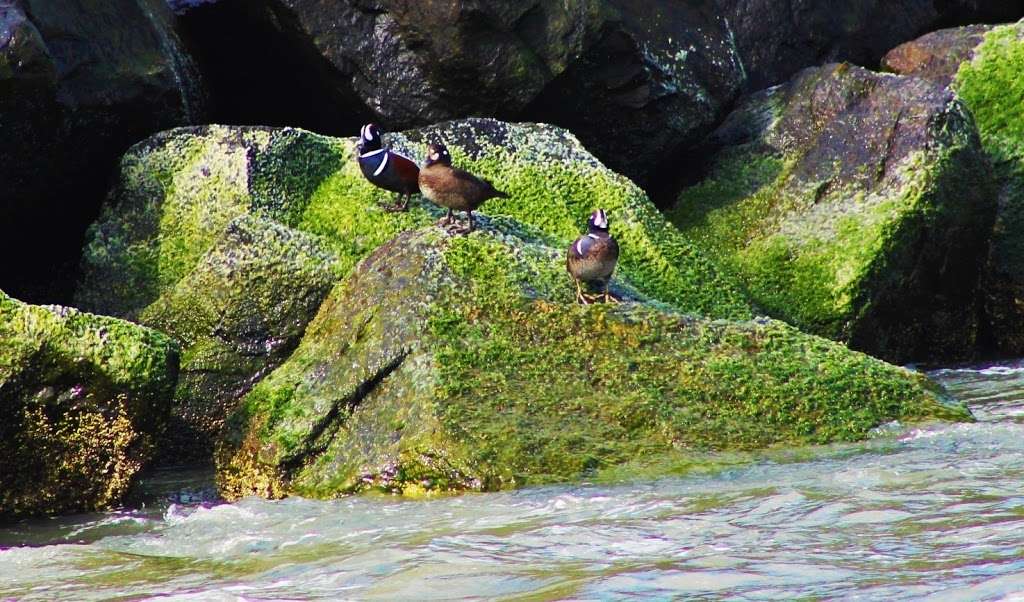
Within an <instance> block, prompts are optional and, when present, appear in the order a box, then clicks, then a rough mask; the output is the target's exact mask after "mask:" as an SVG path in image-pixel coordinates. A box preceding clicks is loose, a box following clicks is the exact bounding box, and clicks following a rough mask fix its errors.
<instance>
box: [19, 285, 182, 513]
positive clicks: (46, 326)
mask: <svg viewBox="0 0 1024 602" xmlns="http://www.w3.org/2000/svg"><path fill="white" fill-rule="evenodd" d="M0 341H2V343H0V415H2V416H3V420H0V518H9V517H12V516H24V515H37V514H58V513H69V512H79V511H88V510H96V509H101V508H108V507H110V506H112V505H114V504H117V503H118V501H119V500H120V499H121V497H122V496H123V495H124V494H125V493H126V491H127V490H128V487H129V485H130V484H131V481H132V479H133V478H134V476H135V475H136V474H137V473H138V472H139V471H140V470H141V469H142V467H143V466H145V464H146V463H147V462H148V461H149V459H150V457H151V456H152V453H153V444H154V440H155V439H156V437H157V436H158V435H159V433H160V431H161V429H163V427H164V425H165V422H166V418H167V412H168V409H169V407H170V401H171V397H172V395H173V391H174V383H175V379H176V377H177V370H178V352H177V348H176V347H175V346H174V344H173V343H172V342H171V340H170V339H169V338H167V337H166V336H164V335H162V334H160V333H157V332H155V331H153V330H149V329H146V328H141V327H139V326H135V325H133V324H129V323H127V322H123V321H121V320H116V319H114V318H107V317H102V316H93V315H89V314H85V313H81V312H79V311H77V310H74V309H68V308H64V307H58V306H47V307H41V306H34V305H26V304H23V303H20V302H18V301H15V300H14V299H11V298H10V297H8V296H6V295H5V294H3V293H2V292H0Z"/></svg>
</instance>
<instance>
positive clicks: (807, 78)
mask: <svg viewBox="0 0 1024 602" xmlns="http://www.w3.org/2000/svg"><path fill="white" fill-rule="evenodd" d="M712 144H713V145H714V146H716V147H717V148H718V149H719V150H718V151H717V152H716V153H715V155H714V157H713V158H712V159H711V162H710V165H711V168H710V173H709V175H708V177H707V178H706V179H705V180H703V181H702V182H700V183H699V184H697V185H694V186H692V187H690V188H688V189H686V190H684V191H683V192H682V194H681V195H680V197H679V201H678V204H677V206H676V207H675V208H674V210H673V212H672V214H671V219H672V220H673V221H674V223H676V224H677V225H678V226H679V227H680V229H681V230H682V231H683V232H684V234H686V235H687V236H688V237H689V238H690V239H691V240H693V241H694V242H695V243H697V244H698V246H699V247H700V248H701V249H702V250H704V251H705V252H707V253H708V254H710V255H713V256H715V257H717V259H718V260H719V262H720V265H721V266H723V267H724V268H725V269H727V270H729V271H731V272H732V273H734V274H736V275H737V277H738V278H739V280H740V281H741V282H742V283H743V285H744V286H745V289H746V291H747V293H748V295H749V296H750V298H751V299H752V301H753V302H754V303H755V305H758V306H760V308H761V309H763V310H764V311H766V312H767V313H768V314H769V315H772V316H774V317H776V318H780V319H783V320H786V321H787V322H789V323H791V324H794V325H796V326H798V327H800V328H801V329H803V330H805V331H807V332H811V333H814V334H819V335H822V336H825V337H828V338H832V339H835V340H839V341H843V342H847V343H848V344H850V345H851V346H852V347H853V348H855V349H859V350H862V351H865V352H868V353H871V354H873V355H876V356H878V357H882V358H885V359H889V360H894V361H908V360H928V359H932V360H935V359H952V358H962V357H967V356H970V354H971V353H973V350H974V347H975V341H976V338H977V336H978V320H977V313H978V311H977V310H978V308H977V303H976V296H977V290H978V289H977V284H978V280H979V273H980V262H979V260H978V258H979V257H982V256H983V255H984V249H985V243H986V236H987V232H988V230H989V228H990V227H991V223H992V220H993V217H994V210H995V204H994V202H993V200H992V199H993V190H992V186H991V181H990V179H989V177H988V174H987V164H986V161H985V159H984V156H983V154H982V152H981V150H980V143H979V140H978V135H977V131H976V129H975V127H974V124H973V121H972V119H971V116H970V114H969V113H968V112H967V111H966V110H965V109H964V107H963V105H962V104H961V103H960V102H959V101H957V100H955V99H954V98H953V97H952V96H951V95H950V94H948V93H947V92H944V91H942V90H941V89H939V88H938V87H936V86H934V85H933V84H932V83H930V82H927V81H925V80H921V79H916V78H909V77H898V76H893V75H883V74H876V73H872V72H869V71H866V70H864V69H860V68H858V67H853V66H850V65H845V64H843V65H827V66H824V67H820V68H814V69H808V70H805V71H803V72H802V73H801V74H799V75H798V76H797V77H796V78H795V79H794V80H792V81H791V82H790V83H788V84H786V85H784V86H780V87H778V88H773V89H770V90H767V91H765V92H761V93H758V94H754V95H752V96H751V97H749V98H747V99H745V100H744V101H743V102H741V103H740V106H739V107H738V108H737V109H736V111H734V113H733V114H732V115H731V116H730V117H729V118H728V119H727V120H726V122H725V123H724V124H723V125H722V126H721V127H720V128H719V130H718V131H717V132H716V133H715V135H714V136H713V137H712Z"/></svg>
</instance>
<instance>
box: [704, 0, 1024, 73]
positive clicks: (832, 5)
mask: <svg viewBox="0 0 1024 602" xmlns="http://www.w3.org/2000/svg"><path fill="white" fill-rule="evenodd" d="M718 3H719V5H720V7H721V14H722V15H723V16H724V17H726V18H727V19H728V22H729V26H730V28H731V30H732V31H733V33H734V36H735V39H736V44H737V47H738V48H739V53H740V56H741V57H742V59H743V65H744V66H745V68H746V72H747V75H748V80H747V89H748V90H760V89H762V88H766V87H768V86H771V85H775V84H779V83H782V82H785V81H786V80H788V79H789V78H790V77H791V76H792V75H793V74H795V73H796V72H797V71H799V70H801V69H803V68H805V67H811V66H814V65H820V64H821V63H826V62H837V61H849V62H852V63H856V64H858V65H861V66H865V67H874V66H875V65H877V64H878V62H879V60H880V59H881V58H882V56H883V55H884V54H885V53H886V52H888V51H889V50H890V49H891V48H893V47H894V46H896V45H897V44H900V43H903V42H906V41H908V40H912V39H913V38H915V37H917V36H920V35H922V34H924V33H926V32H928V31H932V30H935V29H939V28H943V27H952V26H954V25H969V24H975V23H1000V22H1006V21H1013V20H1016V19H1019V18H1020V17H1022V16H1024V1H1022V0H943V1H933V0H882V1H878V0H868V1H859V2H849V1H847V0H824V1H823V0H790V1H788V2H778V1H777V0H718Z"/></svg>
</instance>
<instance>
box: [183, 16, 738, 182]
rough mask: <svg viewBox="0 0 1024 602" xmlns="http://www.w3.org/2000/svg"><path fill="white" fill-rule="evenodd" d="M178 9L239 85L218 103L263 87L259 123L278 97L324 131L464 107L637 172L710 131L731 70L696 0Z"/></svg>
mask: <svg viewBox="0 0 1024 602" xmlns="http://www.w3.org/2000/svg"><path fill="white" fill-rule="evenodd" d="M183 20H184V22H185V23H186V26H187V27H189V28H190V30H191V31H193V32H194V33H195V34H196V36H195V37H196V39H197V40H199V45H200V46H201V50H200V51H199V52H198V53H199V54H200V55H201V56H203V57H204V60H203V64H204V65H206V68H208V69H210V71H211V72H213V73H216V74H217V75H218V77H221V76H222V77H225V78H228V79H229V80H230V81H232V82H234V83H235V85H234V86H233V88H232V89H227V88H225V89H223V90H222V91H221V92H220V94H223V95H229V96H230V95H232V94H238V95H239V97H238V101H237V102H235V103H233V106H236V105H243V106H241V107H237V108H233V109H232V110H233V111H243V112H245V111H247V110H248V109H247V107H246V105H249V104H250V103H255V104H256V106H261V105H264V103H265V101H266V99H267V98H275V99H277V104H278V105H279V106H276V107H275V106H265V117H264V118H263V119H258V120H257V122H258V123H270V122H269V121H267V119H280V118H282V116H283V115H282V114H287V112H288V111H287V109H286V110H285V111H282V110H281V109H280V105H284V106H286V107H287V108H288V109H291V115H292V119H291V121H290V122H288V121H285V122H286V123H291V124H296V125H304V126H305V127H310V128H315V129H317V130H318V131H324V132H332V133H340V132H343V131H345V130H344V129H343V128H346V127H347V128H348V131H352V132H354V131H357V130H358V127H359V125H360V124H359V123H355V124H353V123H352V120H353V119H371V118H372V119H374V120H377V121H380V122H382V123H383V124H384V125H385V126H386V127H387V128H388V129H393V130H397V129H402V128H409V127H417V126H424V125H427V124H430V123H435V122H438V121H442V120H446V119H454V118H460V117H467V116H471V115H484V116H493V117H497V118H500V119H513V118H514V119H528V120H532V121H545V122H552V123H557V124H558V125H561V126H563V127H566V128H568V129H570V130H572V131H573V132H574V133H575V134H576V135H578V136H580V138H581V139H582V140H583V142H584V143H585V144H586V145H587V147H588V148H590V149H591V150H593V151H594V152H595V153H596V154H597V155H598V156H599V157H601V159H602V160H603V161H605V162H606V163H607V164H608V165H609V166H610V167H612V168H613V169H615V170H617V171H620V172H622V173H625V174H627V175H629V176H631V177H633V178H634V179H636V180H638V181H639V182H641V183H644V182H645V181H646V180H647V179H648V178H649V177H650V176H652V175H653V174H654V172H655V171H656V169H657V167H658V165H659V164H661V163H662V162H663V159H664V157H665V155H666V153H669V152H671V151H673V150H674V149H676V148H679V147H680V146H682V145H685V144H686V143H688V142H694V141H696V140H698V139H699V138H700V137H701V136H703V135H705V134H707V133H708V132H709V131H710V129H711V128H712V127H713V126H714V123H715V122H716V121H717V120H719V119H720V118H721V117H722V116H723V114H724V112H725V111H726V110H727V108H728V105H729V103H730V102H732V100H734V99H735V97H736V95H737V94H738V92H739V89H740V88H741V86H742V84H743V76H744V74H743V68H742V65H741V64H740V61H739V59H738V56H737V54H736V52H735V48H734V44H733V41H732V39H731V37H730V32H729V30H728V28H727V27H726V24H725V22H724V21H723V20H722V19H720V18H719V16H718V11H717V9H716V7H714V6H713V4H712V3H711V2H697V3H694V2H678V1H674V0H629V1H627V0H566V1H562V2H548V1H543V0H526V1H522V0H491V1H488V2H477V1H470V0H445V1H444V2H423V1H420V0H384V1H382V2H369V3H368V2H364V1H362V0H342V1H338V2H320V1H317V0H256V1H249V0H228V1H224V2H219V3H217V4H216V5H213V6H204V7H199V8H196V9H194V10H192V11H189V12H188V13H187V14H186V15H185V16H184V17H183ZM226 30H227V31H232V30H233V31H235V32H237V33H236V34H235V35H230V34H228V35H225V32H226ZM239 39H241V40H245V39H252V40H254V43H253V44H251V48H245V49H240V48H239V44H238V40H239ZM267 47H272V48H274V52H273V54H269V53H267V54H264V52H265V51H264V49H265V48H267ZM253 53H255V54H256V55H257V56H261V57H263V59H264V60H258V61H252V59H251V57H252V55H253ZM239 73H243V74H244V73H249V77H248V79H247V80H245V79H244V78H243V77H240V75H239ZM296 73H299V74H301V76H300V77H296V75H295V74H296ZM268 79H270V80H271V81H268ZM246 81H247V82H248V84H247V83H246ZM276 82H280V83H276ZM282 84H288V85H287V86H284V85H282ZM275 88H282V89H286V92H285V94H283V95H282V94H280V93H279V92H278V91H276V90H275ZM296 88H298V89H300V90H302V91H303V93H301V94H293V93H292V90H294V89H296ZM242 95H244V97H243V96H242ZM243 101H244V102H243ZM339 106H341V107H344V109H343V110H338V107H339ZM323 115H328V116H329V119H324V118H322V116H323ZM275 123H276V121H275Z"/></svg>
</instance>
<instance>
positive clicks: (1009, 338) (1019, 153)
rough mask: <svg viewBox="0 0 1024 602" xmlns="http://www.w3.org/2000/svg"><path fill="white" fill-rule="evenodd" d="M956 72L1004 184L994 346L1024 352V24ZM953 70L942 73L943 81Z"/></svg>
mask: <svg viewBox="0 0 1024 602" xmlns="http://www.w3.org/2000/svg"><path fill="white" fill-rule="evenodd" d="M965 59H967V60H965V62H964V63H963V64H961V65H949V67H950V72H951V73H955V74H956V75H955V78H954V79H953V84H952V88H953V89H954V90H955V91H956V93H957V95H958V96H959V97H960V98H961V99H963V102H964V104H965V105H967V106H968V107H969V108H970V110H971V112H972V113H973V114H974V118H975V120H976V121H977V124H978V129H979V130H980V132H981V140H982V144H983V146H984V149H985V151H986V153H987V154H988V156H989V159H990V161H991V163H992V165H993V168H994V170H993V172H994V175H995V178H996V179H997V181H998V185H999V195H998V198H999V211H998V214H997V217H996V223H995V228H994V230H993V232H992V240H991V244H990V249H989V254H988V262H987V268H986V275H985V279H984V285H983V291H984V300H985V310H986V317H987V321H988V323H989V329H990V331H991V337H992V343H993V345H994V347H995V349H996V350H997V351H998V352H1000V353H1003V354H1012V355H1020V354H1021V353H1024V103H1022V102H1021V99H1022V98H1024V78H1022V77H1021V73H1022V69H1024V24H1020V23H1018V24H1015V25H1006V26H1001V27H997V28H995V29H993V30H992V31H990V32H988V33H987V34H985V36H984V40H983V41H981V43H980V44H979V45H978V46H977V47H975V48H974V49H973V50H972V51H971V52H970V53H969V54H965ZM948 77H949V75H947V76H945V77H943V80H945V79H946V78H948Z"/></svg>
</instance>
